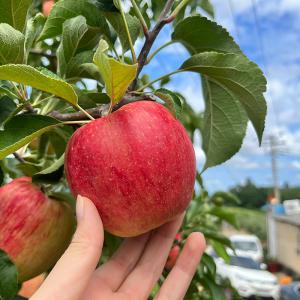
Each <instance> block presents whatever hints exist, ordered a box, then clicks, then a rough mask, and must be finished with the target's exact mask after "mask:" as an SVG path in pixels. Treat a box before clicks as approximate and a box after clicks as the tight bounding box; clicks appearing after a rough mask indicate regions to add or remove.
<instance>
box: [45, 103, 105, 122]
mask: <svg viewBox="0 0 300 300" xmlns="http://www.w3.org/2000/svg"><path fill="white" fill-rule="evenodd" d="M108 109H109V104H103V105H101V106H98V107H94V108H89V109H86V112H87V113H88V114H89V115H91V116H92V117H93V118H95V119H96V118H101V117H103V116H105V115H106V114H107V112H108ZM49 116H50V117H53V118H55V119H57V120H60V121H64V122H65V121H79V120H85V119H88V117H87V115H86V114H85V113H83V112H82V111H79V112H74V113H67V114H62V113H60V112H59V111H53V112H51V113H50V114H49Z"/></svg>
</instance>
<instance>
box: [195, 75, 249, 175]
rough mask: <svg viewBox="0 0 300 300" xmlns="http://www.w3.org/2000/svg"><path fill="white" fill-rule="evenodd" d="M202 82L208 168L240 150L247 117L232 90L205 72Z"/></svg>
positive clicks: (203, 135) (206, 165)
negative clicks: (210, 78)
mask: <svg viewBox="0 0 300 300" xmlns="http://www.w3.org/2000/svg"><path fill="white" fill-rule="evenodd" d="M202 83H203V93H204V100H205V111H204V120H203V128H202V129H201V133H202V139H203V141H202V146H203V150H204V152H205V154H206V162H205V165H204V167H203V170H205V169H206V168H208V167H212V166H215V165H218V164H220V163H223V162H224V161H226V160H228V159H229V158H230V157H232V156H233V155H234V154H235V153H236V152H238V151H239V150H240V147H241V145H242V142H243V139H244V137H245V134H246V129H247V123H248V118H247V115H246V113H245V111H244V109H243V107H242V106H241V104H240V103H239V101H238V100H237V98H236V97H235V96H234V95H233V94H232V93H231V92H230V91H228V90H227V89H225V88H223V87H222V86H220V85H218V84H217V83H216V82H214V81H211V80H209V78H208V77H206V76H204V77H203V78H202Z"/></svg>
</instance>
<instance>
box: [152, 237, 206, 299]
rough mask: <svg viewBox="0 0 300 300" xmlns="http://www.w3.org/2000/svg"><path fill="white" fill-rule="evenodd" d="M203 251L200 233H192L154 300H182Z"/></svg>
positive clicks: (203, 245)
mask: <svg viewBox="0 0 300 300" xmlns="http://www.w3.org/2000/svg"><path fill="white" fill-rule="evenodd" d="M204 250H205V240H204V237H203V235H202V234H201V233H199V232H194V233H192V234H191V235H190V236H189V237H188V239H187V241H186V243H185V246H184V247H183V250H182V252H181V254H180V255H179V257H178V260H177V262H176V264H175V266H174V267H173V269H172V271H171V272H170V274H169V276H168V277H167V279H166V280H165V282H164V284H163V286H162V287H161V289H160V291H159V294H158V295H157V296H156V298H155V299H156V300H164V299H172V300H182V299H184V295H185V293H186V291H187V289H188V287H189V285H190V283H191V280H192V279H193V276H194V273H195V271H196V269H197V266H198V264H199V262H200V259H201V256H202V254H203V252H204Z"/></svg>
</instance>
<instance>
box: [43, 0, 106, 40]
mask: <svg viewBox="0 0 300 300" xmlns="http://www.w3.org/2000/svg"><path fill="white" fill-rule="evenodd" d="M79 15H81V16H83V17H85V18H86V21H87V24H88V25H89V26H92V27H98V28H99V30H100V31H101V33H103V34H105V35H106V36H109V27H108V24H107V22H106V20H105V17H104V15H103V13H102V12H101V11H100V10H99V9H98V8H97V7H96V6H95V5H94V4H93V3H92V2H91V1H89V0H76V1H74V0H61V1H58V2H56V3H55V5H54V6H53V8H52V10H51V12H50V15H49V16H48V19H47V21H46V24H45V26H44V29H43V31H42V33H41V35H40V37H39V40H44V39H47V38H52V37H55V36H57V35H59V34H61V33H62V27H63V23H64V22H65V21H66V20H68V19H71V18H74V17H76V16H79Z"/></svg>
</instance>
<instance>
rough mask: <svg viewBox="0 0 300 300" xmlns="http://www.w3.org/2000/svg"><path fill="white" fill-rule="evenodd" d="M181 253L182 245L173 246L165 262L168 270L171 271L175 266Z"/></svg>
mask: <svg viewBox="0 0 300 300" xmlns="http://www.w3.org/2000/svg"><path fill="white" fill-rule="evenodd" d="M179 254H180V247H179V246H178V245H175V246H173V247H172V249H171V251H170V253H169V256H168V259H167V262H166V264H165V269H166V270H168V271H170V270H171V269H172V268H173V267H174V266H175V263H176V261H177V259H178V256H179Z"/></svg>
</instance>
